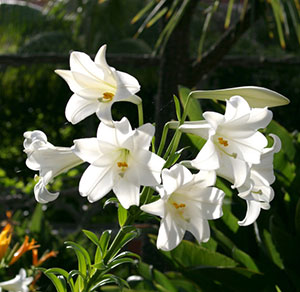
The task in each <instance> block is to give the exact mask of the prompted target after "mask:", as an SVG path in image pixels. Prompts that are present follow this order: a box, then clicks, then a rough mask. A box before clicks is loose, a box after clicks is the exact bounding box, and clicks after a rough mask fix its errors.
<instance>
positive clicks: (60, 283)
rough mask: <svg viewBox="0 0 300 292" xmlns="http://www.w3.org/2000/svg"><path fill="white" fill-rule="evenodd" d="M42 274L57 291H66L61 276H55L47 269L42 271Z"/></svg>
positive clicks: (65, 285)
mask: <svg viewBox="0 0 300 292" xmlns="http://www.w3.org/2000/svg"><path fill="white" fill-rule="evenodd" d="M44 274H45V275H46V276H47V277H48V278H49V279H50V280H51V281H52V283H53V284H54V286H55V288H56V291H57V292H67V284H66V281H65V279H64V278H63V276H56V275H55V274H53V273H52V272H48V270H46V271H44Z"/></svg>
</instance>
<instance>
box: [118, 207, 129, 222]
mask: <svg viewBox="0 0 300 292" xmlns="http://www.w3.org/2000/svg"><path fill="white" fill-rule="evenodd" d="M127 215H128V214H127V210H126V209H125V208H124V207H123V206H122V205H121V204H119V207H118V220H119V225H120V227H123V226H124V224H125V223H126V220H127Z"/></svg>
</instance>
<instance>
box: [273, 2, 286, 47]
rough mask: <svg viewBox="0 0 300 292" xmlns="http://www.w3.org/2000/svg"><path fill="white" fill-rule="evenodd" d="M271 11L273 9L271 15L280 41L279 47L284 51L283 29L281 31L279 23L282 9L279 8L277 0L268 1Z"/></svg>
mask: <svg viewBox="0 0 300 292" xmlns="http://www.w3.org/2000/svg"><path fill="white" fill-rule="evenodd" d="M270 3H271V6H272V9H273V15H274V18H275V22H276V27H277V32H278V37H279V41H280V45H281V47H282V48H283V49H284V48H285V47H286V44H285V40H284V35H283V29H282V23H281V17H280V16H281V14H282V11H281V10H282V7H281V6H280V3H279V1H278V0H270Z"/></svg>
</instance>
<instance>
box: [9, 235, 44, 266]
mask: <svg viewBox="0 0 300 292" xmlns="http://www.w3.org/2000/svg"><path fill="white" fill-rule="evenodd" d="M28 241H29V237H28V236H27V235H26V236H25V240H24V242H23V244H22V245H21V246H20V248H19V249H18V250H17V251H16V252H15V253H14V255H13V257H12V259H11V261H10V263H9V265H12V264H14V263H15V262H16V261H17V260H18V259H19V258H20V257H21V256H22V255H23V254H24V253H25V252H27V251H29V250H32V249H34V248H37V247H39V245H38V244H36V241H35V240H34V239H31V242H28Z"/></svg>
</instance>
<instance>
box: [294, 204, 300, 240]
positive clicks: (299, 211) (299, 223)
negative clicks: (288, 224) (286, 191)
mask: <svg viewBox="0 0 300 292" xmlns="http://www.w3.org/2000/svg"><path fill="white" fill-rule="evenodd" d="M295 229H296V232H297V235H298V237H299V238H300V199H298V202H297V205H296V212H295Z"/></svg>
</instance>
